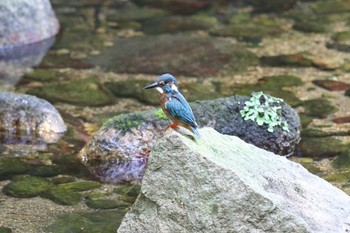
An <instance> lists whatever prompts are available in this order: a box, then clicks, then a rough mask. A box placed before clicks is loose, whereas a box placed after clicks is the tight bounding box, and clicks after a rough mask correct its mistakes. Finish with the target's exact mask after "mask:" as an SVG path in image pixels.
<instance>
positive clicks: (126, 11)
mask: <svg viewBox="0 0 350 233" xmlns="http://www.w3.org/2000/svg"><path fill="white" fill-rule="evenodd" d="M165 14H167V13H166V12H165V11H163V10H160V9H156V8H151V7H139V6H137V5H135V4H133V3H132V2H128V1H125V2H123V3H122V4H118V5H117V6H112V7H110V8H109V9H108V11H107V15H106V18H107V20H108V21H115V22H118V23H119V24H120V23H121V22H130V21H142V20H146V19H149V18H154V17H158V16H161V15H165Z"/></svg>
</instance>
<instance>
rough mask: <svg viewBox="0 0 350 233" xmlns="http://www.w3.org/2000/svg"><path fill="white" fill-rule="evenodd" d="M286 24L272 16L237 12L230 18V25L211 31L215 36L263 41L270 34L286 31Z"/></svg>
mask: <svg viewBox="0 0 350 233" xmlns="http://www.w3.org/2000/svg"><path fill="white" fill-rule="evenodd" d="M283 28H284V25H283V24H282V23H281V22H279V21H277V20H275V19H273V18H270V17H265V16H255V17H252V16H251V15H246V14H243V13H240V14H236V15H234V16H232V18H231V19H230V23H229V25H226V26H221V27H216V28H213V29H211V30H210V31H209V33H210V34H211V35H213V36H221V37H235V38H237V39H238V40H243V41H247V42H261V40H262V38H263V37H265V36H268V35H278V34H281V33H283V32H285V29H283Z"/></svg>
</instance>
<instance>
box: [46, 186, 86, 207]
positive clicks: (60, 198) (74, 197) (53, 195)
mask: <svg viewBox="0 0 350 233" xmlns="http://www.w3.org/2000/svg"><path fill="white" fill-rule="evenodd" d="M43 197H45V198H47V199H50V200H52V201H53V202H55V203H57V204H60V205H75V204H78V203H79V202H80V201H81V198H82V197H81V195H80V193H78V192H74V191H72V190H69V189H66V188H62V187H54V188H52V189H50V190H49V191H48V192H46V193H45V194H44V195H43Z"/></svg>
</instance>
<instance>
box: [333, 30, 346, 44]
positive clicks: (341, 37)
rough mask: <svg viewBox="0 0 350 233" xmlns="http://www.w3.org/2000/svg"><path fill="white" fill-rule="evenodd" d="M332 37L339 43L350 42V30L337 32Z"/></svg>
mask: <svg viewBox="0 0 350 233" xmlns="http://www.w3.org/2000/svg"><path fill="white" fill-rule="evenodd" d="M332 39H333V40H334V41H336V42H339V43H344V42H345V43H346V42H350V31H345V32H337V33H335V34H334V35H333V36H332Z"/></svg>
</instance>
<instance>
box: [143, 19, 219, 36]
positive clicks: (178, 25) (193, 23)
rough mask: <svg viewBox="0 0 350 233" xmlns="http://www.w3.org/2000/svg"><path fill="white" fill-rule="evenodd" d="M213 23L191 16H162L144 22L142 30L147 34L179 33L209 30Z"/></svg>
mask: <svg viewBox="0 0 350 233" xmlns="http://www.w3.org/2000/svg"><path fill="white" fill-rule="evenodd" d="M211 26H212V24H208V23H207V22H206V21H199V20H197V19H196V18H192V17H189V16H161V17H156V18H151V19H148V20H145V21H143V22H142V31H143V32H145V33H146V34H161V33H178V32H185V31H196V30H207V29H208V28H210V27H211Z"/></svg>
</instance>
